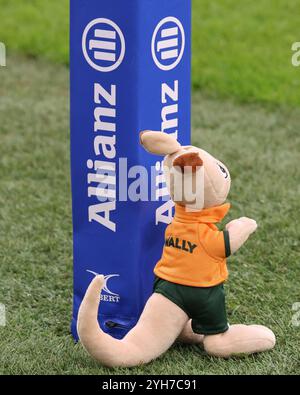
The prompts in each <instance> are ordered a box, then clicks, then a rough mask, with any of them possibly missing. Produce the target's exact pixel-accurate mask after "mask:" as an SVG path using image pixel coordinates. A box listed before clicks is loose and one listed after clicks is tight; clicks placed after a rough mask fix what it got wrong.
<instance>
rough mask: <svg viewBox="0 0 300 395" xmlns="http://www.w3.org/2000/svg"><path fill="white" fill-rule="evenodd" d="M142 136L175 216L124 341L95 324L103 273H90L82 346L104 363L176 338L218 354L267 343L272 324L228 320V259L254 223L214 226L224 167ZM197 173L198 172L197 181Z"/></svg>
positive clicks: (226, 184)
mask: <svg viewBox="0 0 300 395" xmlns="http://www.w3.org/2000/svg"><path fill="white" fill-rule="evenodd" d="M140 140H141V144H142V146H143V147H144V148H145V149H146V150H147V151H148V152H150V153H152V154H156V155H163V156H165V158H164V169H165V172H166V173H169V174H167V176H168V177H167V179H168V181H167V185H168V189H169V193H170V196H171V198H172V199H173V201H174V202H175V216H174V219H173V221H172V223H171V224H170V225H169V226H168V227H167V229H166V237H165V245H164V249H163V252H162V257H161V259H160V260H159V262H158V263H157V265H156V267H155V269H154V273H155V276H156V277H155V282H154V291H153V294H152V296H151V297H150V298H149V300H148V302H147V304H146V306H145V308H144V311H143V313H142V315H141V317H140V319H139V321H138V323H137V325H136V326H135V327H134V328H133V329H132V330H131V331H130V332H129V333H128V334H127V335H126V336H125V337H124V338H123V339H122V340H116V339H114V338H112V337H111V336H109V335H108V334H106V333H104V332H103V331H102V330H101V329H100V327H99V324H98V320H97V315H98V308H99V303H100V294H101V289H102V287H103V283H104V277H103V276H97V277H95V278H94V279H93V281H92V282H91V284H90V286H89V288H88V290H87V292H86V295H85V297H84V299H83V302H82V304H81V307H80V309H79V315H78V326H77V329H78V334H79V338H80V341H81V343H82V344H83V346H84V348H85V349H86V350H87V351H88V353H89V354H90V355H91V356H92V357H94V358H95V359H96V360H97V361H99V362H100V363H101V364H102V365H105V366H109V367H117V366H120V367H131V366H136V365H140V364H145V363H148V362H150V361H152V360H153V359H155V358H157V357H159V356H160V355H161V354H163V353H164V352H165V351H167V350H168V349H169V348H170V347H171V345H172V344H173V343H174V342H175V341H176V340H179V341H182V342H185V343H193V344H201V345H202V346H203V347H204V349H205V351H206V352H207V353H208V354H209V355H213V356H217V357H223V358H228V357H230V356H234V355H237V354H239V355H240V354H250V353H257V352H261V351H266V350H270V349H272V348H273V347H274V346H275V336H274V334H273V332H272V331H271V330H270V329H268V328H266V327H264V326H261V325H240V324H239V325H231V326H229V325H228V323H227V317H226V308H225V295H224V289H223V283H224V282H225V281H226V279H227V277H228V272H227V267H226V258H227V257H228V256H229V255H230V254H233V253H235V252H236V251H237V250H238V249H239V248H240V247H241V246H242V245H243V244H244V243H245V241H246V240H247V239H248V237H249V236H250V235H251V234H252V233H253V232H255V230H256V228H257V224H256V222H255V221H254V220H253V219H250V218H246V217H242V218H239V219H236V220H233V221H231V222H229V223H228V224H227V226H226V228H225V230H224V231H220V230H218V228H217V227H216V225H215V224H216V223H218V222H220V221H221V220H222V219H223V218H224V216H225V215H226V214H227V212H228V210H229V208H230V205H229V204H228V203H225V201H226V198H227V195H228V193H229V190H230V182H231V180H230V174H229V171H228V169H227V167H226V166H225V165H224V164H223V163H222V162H221V161H220V160H218V159H216V158H214V157H213V156H212V155H210V154H209V153H207V152H206V151H204V150H203V149H200V148H197V147H193V146H181V145H180V144H179V142H178V141H177V140H176V139H175V138H174V137H172V136H171V135H168V134H166V133H162V132H152V131H146V132H142V133H141V135H140ZM186 169H187V170H188V169H189V171H186ZM170 174H171V176H170ZM197 174H198V175H199V174H200V175H202V178H201V177H199V180H200V181H201V179H202V182H199V183H198V184H197V182H196V178H197ZM185 178H187V179H188V178H189V181H191V184H192V186H193V188H194V189H195V188H196V191H195V192H196V193H195V195H194V198H193V201H191V200H187V198H186V197H185V193H184V192H185V191H184V189H185V188H186V185H188V183H187V182H185V181H186V180H185ZM199 185H200V187H199ZM179 192H183V193H179ZM178 196H179V197H178ZM199 197H201V198H199ZM198 198H199V199H198ZM100 309H101V306H100Z"/></svg>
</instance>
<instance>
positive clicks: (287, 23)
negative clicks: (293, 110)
mask: <svg viewBox="0 0 300 395" xmlns="http://www.w3.org/2000/svg"><path fill="white" fill-rule="evenodd" d="M156 1H157V2H159V0H156ZM68 3H69V1H68V0H51V1H44V0H28V1H26V2H25V1H24V0H9V1H7V0H0V20H1V23H0V41H3V42H4V43H5V44H6V45H7V48H8V52H9V51H11V50H17V51H22V52H24V53H26V54H30V55H33V56H40V55H42V56H44V57H46V58H47V59H51V60H53V61H56V62H59V63H63V64H67V63H68V42H69V40H68ZM299 9H300V0H289V1H286V0H276V1H274V0H260V1H259V2H254V1H251V0H243V1H239V2H237V1H236V0H216V1H211V0H201V1H200V0H193V86H194V88H195V89H196V88H201V89H202V91H204V92H206V95H207V96H213V97H223V98H228V97H234V98H235V99H236V100H238V101H240V102H258V101H259V102H263V103H270V104H277V103H279V104H282V103H283V104H289V105H292V106H298V105H300V82H299V81H300V76H299V74H300V72H299V69H296V68H294V67H292V65H291V56H292V52H291V45H292V43H293V42H296V41H299V40H300V37H299Z"/></svg>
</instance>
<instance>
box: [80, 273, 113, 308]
mask: <svg viewBox="0 0 300 395" xmlns="http://www.w3.org/2000/svg"><path fill="white" fill-rule="evenodd" d="M87 272H88V273H91V274H93V275H94V276H99V274H100V273H97V272H94V271H92V270H87ZM114 277H120V275H119V274H109V275H107V276H104V286H103V288H102V292H101V296H100V300H101V301H103V302H111V303H119V302H120V299H121V297H120V295H119V294H117V293H115V292H112V291H111V289H110V288H109V287H110V286H111V285H110V280H111V279H112V278H114Z"/></svg>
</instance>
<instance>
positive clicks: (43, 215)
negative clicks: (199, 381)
mask: <svg viewBox="0 0 300 395" xmlns="http://www.w3.org/2000/svg"><path fill="white" fill-rule="evenodd" d="M0 81H1V84H0V96H1V101H0V119H1V129H0V130H1V132H0V133H1V135H0V138H1V145H0V172H1V177H0V221H1V227H0V262H1V265H0V302H1V303H3V304H5V305H6V309H7V326H6V327H3V328H1V327H0V350H1V353H0V374H42V373H45V374H55V373H60V374H83V373H86V374H103V373H111V374H115V373H125V374H127V373H128V374H129V373H133V374H142V373H144V374H243V373H244V374H267V373H270V374H279V373H281V374H299V369H300V362H299V360H300V359H299V354H300V327H293V326H292V324H291V321H292V316H293V311H292V305H293V303H295V302H300V294H299V278H300V266H299V259H300V254H299V233H300V225H299V222H298V213H299V185H300V177H299V163H298V156H299V149H300V137H299V133H298V127H299V119H300V110H298V109H289V108H283V107H282V108H278V109H275V108H274V109H272V110H271V109H270V108H269V109H267V110H265V109H263V108H261V107H260V106H257V105H254V104H252V105H237V104H235V103H234V102H232V101H229V100H228V101H219V100H218V99H216V98H215V99H212V98H208V97H207V96H205V95H200V94H196V95H194V98H193V102H194V112H193V125H194V134H193V141H194V143H195V144H199V145H201V146H203V147H204V148H206V149H207V150H208V151H211V152H212V153H213V154H215V155H216V156H218V157H220V159H223V160H224V162H225V163H227V164H228V166H229V168H230V170H231V173H232V178H233V183H232V191H231V195H230V200H231V202H232V205H233V207H232V210H231V214H230V218H234V217H238V216H240V215H248V216H251V217H253V218H255V219H256V220H257V221H258V223H259V230H258V231H257V233H256V234H255V235H254V236H253V237H252V238H251V239H250V240H249V242H248V243H247V245H246V246H245V247H244V248H242V249H241V251H240V252H239V253H238V254H237V255H236V256H234V257H232V258H231V259H230V261H229V268H230V273H231V274H230V280H229V282H228V284H227V285H226V291H227V300H228V313H229V319H230V322H231V323H238V322H245V323H254V322H256V323H261V324H265V325H268V326H270V327H271V328H272V329H273V330H274V332H275V333H276V335H277V339H278V342H277V346H276V348H275V350H274V351H272V352H268V353H265V354H261V355H256V356H249V357H246V358H236V359H231V360H218V359H216V358H210V357H208V356H207V355H205V353H204V352H203V351H202V350H200V349H198V348H197V347H190V346H178V345H177V346H174V347H173V348H172V349H171V350H170V351H169V352H167V353H166V354H165V355H164V356H163V357H162V358H160V359H159V360H157V361H154V362H153V363H151V364H149V365H148V366H144V367H141V368H135V369H132V370H126V369H118V370H107V369H104V368H102V367H100V366H98V365H97V364H96V363H95V362H93V361H92V360H91V359H90V358H89V357H88V356H87V355H86V354H85V352H84V351H83V350H82V348H81V346H80V345H74V343H73V341H72V339H71V336H70V335H69V330H68V328H69V323H70V318H71V304H72V302H71V300H72V234H71V206H70V181H69V179H70V177H69V124H68V111H69V109H68V70H67V68H65V67H64V66H56V65H52V64H50V65H49V64H48V62H46V61H34V60H28V59H27V60H26V59H24V58H22V57H13V58H10V62H9V67H7V68H0ZM216 114H217V116H216ZM230 218H229V219H230ZM162 330H163V328H162Z"/></svg>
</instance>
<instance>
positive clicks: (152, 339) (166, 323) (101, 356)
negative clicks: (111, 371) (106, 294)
mask: <svg viewBox="0 0 300 395" xmlns="http://www.w3.org/2000/svg"><path fill="white" fill-rule="evenodd" d="M103 285H104V277H103V276H96V277H95V278H94V279H93V281H92V282H91V284H90V286H89V288H88V289H87V292H86V294H85V297H84V299H83V301H82V303H81V306H80V309H79V313H78V324H77V331H78V335H79V339H80V341H81V343H82V345H83V346H84V348H85V349H86V350H87V352H88V353H89V354H90V355H91V356H92V357H93V358H95V359H96V360H97V361H98V362H100V363H101V364H102V365H104V366H108V367H117V366H119V367H131V366H137V365H140V364H144V363H148V362H150V361H151V360H153V359H155V358H157V357H158V356H159V355H161V354H163V353H164V352H165V351H167V350H168V348H169V347H170V346H171V345H172V344H173V343H174V341H175V340H176V339H177V337H178V336H179V334H180V333H181V331H182V329H183V327H184V326H185V324H186V322H187V320H188V318H187V315H186V314H185V313H184V312H183V311H182V310H181V309H180V308H179V307H178V306H176V305H175V304H174V303H172V302H170V301H169V300H168V299H167V298H165V297H164V296H162V295H160V294H156V293H154V294H153V295H152V296H151V297H150V299H149V300H148V302H147V304H146V306H145V309H144V311H143V313H142V315H141V318H140V320H139V322H138V323H137V325H136V326H135V327H134V328H133V329H132V330H131V331H130V332H129V333H128V334H127V335H126V336H125V337H124V339H122V340H117V339H114V338H113V337H111V336H109V335H108V334H106V333H104V332H103V331H102V330H101V328H100V326H99V324H98V308H99V303H100V294H101V290H102V288H103Z"/></svg>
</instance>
